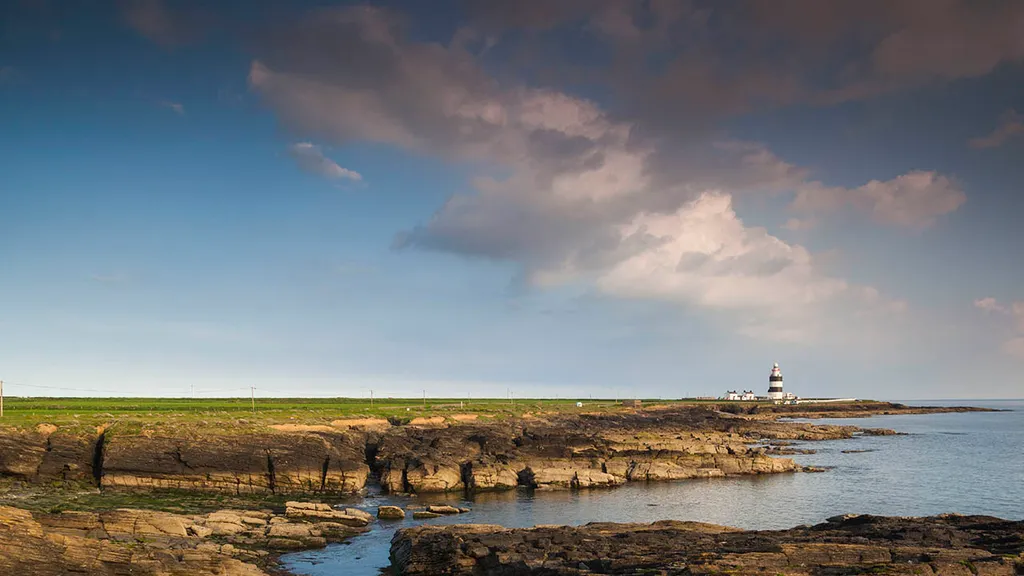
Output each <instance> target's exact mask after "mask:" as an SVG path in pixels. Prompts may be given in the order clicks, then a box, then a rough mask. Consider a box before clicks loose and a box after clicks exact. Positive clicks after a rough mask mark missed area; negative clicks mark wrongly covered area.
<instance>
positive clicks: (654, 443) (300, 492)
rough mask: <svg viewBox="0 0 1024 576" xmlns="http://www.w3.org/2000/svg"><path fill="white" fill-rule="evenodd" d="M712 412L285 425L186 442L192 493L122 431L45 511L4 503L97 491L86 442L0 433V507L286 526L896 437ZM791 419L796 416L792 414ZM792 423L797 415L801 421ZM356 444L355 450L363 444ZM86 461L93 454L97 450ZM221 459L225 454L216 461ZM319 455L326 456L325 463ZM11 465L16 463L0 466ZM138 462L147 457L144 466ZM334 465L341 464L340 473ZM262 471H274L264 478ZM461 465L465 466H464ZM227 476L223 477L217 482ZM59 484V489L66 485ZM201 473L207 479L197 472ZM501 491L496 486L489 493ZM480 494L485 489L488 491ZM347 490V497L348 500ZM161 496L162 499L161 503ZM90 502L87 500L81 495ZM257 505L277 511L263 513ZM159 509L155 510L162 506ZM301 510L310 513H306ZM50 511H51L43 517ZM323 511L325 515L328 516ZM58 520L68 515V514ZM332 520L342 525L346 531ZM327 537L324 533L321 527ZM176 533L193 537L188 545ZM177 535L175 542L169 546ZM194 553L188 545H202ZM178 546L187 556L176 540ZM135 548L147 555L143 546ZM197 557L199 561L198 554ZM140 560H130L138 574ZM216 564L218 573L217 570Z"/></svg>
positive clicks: (706, 471)
mask: <svg viewBox="0 0 1024 576" xmlns="http://www.w3.org/2000/svg"><path fill="white" fill-rule="evenodd" d="M809 406H815V405H809ZM816 406H824V405H816ZM833 406H834V405H830V406H829V408H830V409H829V410H821V411H818V410H810V412H812V413H814V412H827V414H821V417H837V416H836V413H837V412H838V411H837V410H834V409H832V408H833ZM718 407H719V406H717V405H716V406H714V408H716V409H709V407H708V406H679V405H670V406H664V407H646V408H644V409H640V410H636V409H633V410H615V411H607V410H606V411H602V412H584V413H578V414H527V415H525V416H523V417H520V418H512V419H506V420H503V421H497V422H481V421H479V420H478V419H476V418H467V419H462V420H459V419H451V418H449V419H446V420H442V421H440V422H438V421H436V420H434V421H421V422H420V423H418V424H411V423H410V424H404V425H398V426H396V425H391V424H390V423H389V425H388V426H387V427H383V426H382V425H381V423H380V422H379V421H369V420H366V419H364V420H360V421H356V422H357V423H354V424H353V425H351V426H347V427H346V428H344V429H340V430H335V429H332V428H327V429H324V427H322V426H318V425H304V424H298V423H294V424H289V425H286V426H274V427H273V428H272V430H273V432H265V431H260V433H258V434H253V435H237V434H232V435H230V436H219V437H214V438H204V437H203V436H202V434H197V435H196V436H195V437H193V438H191V439H190V442H191V445H193V446H200V447H202V448H203V449H205V450H206V451H207V452H208V456H207V459H208V460H209V461H219V463H218V466H220V467H221V471H220V472H218V471H216V470H214V474H213V476H214V477H215V480H214V481H204V482H198V483H197V480H196V479H195V478H194V477H190V474H192V473H194V472H196V470H195V468H196V467H198V466H202V465H204V461H203V460H202V458H201V457H200V458H199V459H196V458H195V457H194V456H193V455H192V453H190V452H188V450H182V449H181V446H180V445H177V446H173V447H169V445H168V444H167V440H168V438H166V437H162V436H159V435H157V434H152V433H150V434H148V435H147V434H146V431H147V429H146V428H143V429H142V430H140V431H138V433H134V434H131V435H125V434H124V432H121V433H120V435H118V434H112V435H111V436H110V437H109V438H108V437H106V432H107V429H104V430H103V431H102V432H99V438H100V440H99V441H98V442H96V444H99V445H100V448H99V450H102V451H104V452H106V454H105V455H104V458H107V457H110V455H111V454H113V462H114V467H113V470H114V471H115V474H111V479H112V480H114V481H112V482H109V483H104V480H106V479H108V477H107V474H108V473H109V472H110V470H111V468H110V467H108V466H107V465H104V462H102V461H101V463H100V465H101V472H100V475H99V479H98V480H99V483H100V485H101V486H102V491H98V493H95V494H93V495H94V496H95V498H86V499H84V500H79V499H78V498H72V497H70V496H69V494H68V493H67V492H65V493H64V494H63V495H62V493H61V490H60V489H58V490H57V491H56V492H51V493H49V495H48V496H49V500H45V499H42V498H36V499H35V500H33V499H32V498H31V497H29V498H26V499H25V500H24V501H21V502H18V499H17V498H12V496H15V495H16V494H14V492H17V491H18V490H22V491H25V492H31V490H33V489H35V490H41V491H42V492H45V491H46V489H43V488H41V487H40V486H39V484H40V483H42V484H45V483H46V482H52V481H53V478H52V476H47V474H46V471H48V470H52V469H55V468H56V469H58V470H60V478H61V480H62V481H63V482H64V484H65V487H66V488H70V487H73V486H74V485H75V484H74V483H75V482H79V484H78V486H82V484H81V482H88V477H87V476H91V477H93V479H95V470H93V469H88V466H85V465H81V464H82V463H81V459H82V456H83V455H87V453H88V451H84V452H83V451H82V450H78V451H76V450H69V449H68V448H67V447H68V445H69V444H70V445H71V446H72V447H75V446H77V447H79V448H81V446H82V445H83V444H84V445H87V444H88V441H83V440H82V439H81V438H79V439H78V441H77V442H75V441H71V439H69V438H67V437H62V436H61V435H60V429H59V428H57V429H49V428H47V429H45V430H44V431H43V432H48V434H45V438H44V440H45V446H44V448H43V450H42V454H41V455H40V454H39V451H35V450H20V451H7V447H9V446H10V445H11V438H12V437H14V438H15V439H16V440H18V439H26V438H27V439H30V440H31V439H32V438H35V437H38V436H43V435H44V434H43V433H42V432H40V431H39V430H35V431H25V430H20V431H16V432H14V433H12V432H11V431H10V430H9V429H8V430H7V431H3V430H0V455H3V456H4V457H3V458H0V473H3V472H5V471H6V474H5V475H6V476H13V475H12V474H10V473H9V471H10V470H11V469H12V467H13V468H14V469H16V470H26V469H30V468H31V464H32V463H33V462H34V461H29V462H28V466H26V463H25V461H24V459H25V458H26V454H27V455H28V456H27V457H38V466H37V468H36V478H34V479H33V478H28V477H26V476H24V475H22V476H19V480H18V481H17V482H19V484H18V485H17V486H20V488H18V487H17V486H13V487H12V486H11V485H7V486H5V485H4V484H0V506H4V505H14V506H18V504H19V503H20V504H23V505H27V506H25V507H27V508H35V509H36V510H37V511H36V514H37V515H39V514H40V511H39V507H38V505H40V504H41V505H45V504H46V503H47V502H54V501H56V502H57V503H58V504H57V505H56V507H55V508H59V507H62V505H63V507H66V508H68V509H73V508H79V509H89V508H90V507H92V508H95V509H102V508H103V507H104V506H110V502H112V501H118V502H121V503H126V504H130V503H131V501H132V500H133V499H135V498H137V499H138V501H139V503H140V505H141V506H142V508H141V510H136V511H134V512H133V513H140V514H147V513H149V512H148V511H147V509H151V508H152V507H153V506H152V504H153V502H152V501H153V500H162V499H163V498H164V497H165V496H168V495H171V496H170V499H171V500H172V501H173V499H174V498H176V497H182V496H184V495H194V494H206V495H208V496H210V497H211V501H210V502H208V503H203V504H198V503H197V502H196V501H195V500H191V501H189V502H183V504H182V505H181V506H179V508H180V509H181V511H182V512H184V513H188V514H186V516H187V517H189V518H191V521H192V522H193V523H195V522H197V521H199V522H205V520H199V519H198V516H197V515H196V514H195V512H197V511H198V510H197V507H202V508H206V509H210V508H216V504H217V503H218V501H225V500H226V501H230V502H231V505H230V506H223V507H221V508H220V509H219V511H213V512H212V513H213V514H218V513H228V514H232V513H235V515H236V516H238V514H237V513H238V512H240V511H244V510H245V509H248V508H247V506H246V502H247V501H251V509H254V510H256V511H257V512H258V513H260V514H266V515H267V518H266V519H267V520H269V519H270V518H273V517H275V515H277V516H279V517H284V518H287V514H282V508H281V501H282V500H283V499H284V498H289V495H294V496H295V497H294V498H289V499H293V500H298V499H309V498H308V497H309V496H313V498H312V499H311V500H312V501H316V502H321V503H326V502H337V501H339V500H343V499H349V498H359V497H360V495H361V494H362V493H363V492H365V488H366V485H367V482H368V481H370V480H371V479H374V478H379V479H380V483H381V485H382V486H383V487H384V488H385V491H387V492H391V493H405V492H412V493H416V494H421V495H430V494H438V495H439V494H442V493H466V492H478V491H488V490H495V489H497V490H516V489H521V488H522V487H523V486H527V487H529V488H532V489H535V490H568V489H587V488H613V487H615V486H619V485H621V484H623V483H625V482H636V481H659V480H679V479H685V478H708V477H724V476H732V475H738V474H765V473H771V474H775V473H785V472H797V471H814V470H810V469H808V468H806V467H801V466H798V465H796V464H793V463H792V461H791V460H789V459H787V458H776V457H775V456H777V455H784V454H786V453H787V449H786V448H784V447H785V446H786V445H787V444H788V441H790V440H805V441H816V440H830V439H844V438H851V437H853V436H854V435H855V434H893V433H895V432H894V431H891V430H885V429H881V430H878V429H870V428H867V429H866V428H859V427H856V426H834V425H824V426H823V425H817V424H811V423H797V422H787V421H785V420H784V419H788V418H790V417H793V416H791V414H793V413H794V412H795V411H794V410H778V411H776V410H774V409H773V408H782V407H781V406H774V407H769V408H768V409H767V410H764V409H759V410H758V411H759V412H768V414H765V413H755V414H733V413H730V412H723V411H720V410H717V408H718ZM797 407H800V406H799V405H798V406H793V407H791V408H797ZM787 408H790V407H787ZM800 408H803V410H802V411H801V412H807V411H808V410H807V408H806V407H800ZM871 410H873V412H872V413H870V414H866V413H865V412H866V410H865V409H864V407H863V405H861V406H858V410H857V411H856V414H857V415H858V417H866V416H872V415H879V414H886V413H893V412H895V413H907V414H920V413H942V412H965V411H990V409H975V408H970V407H935V408H932V407H910V406H902V405H893V404H885V403H872V405H871ZM840 413H841V412H840ZM796 417H805V416H803V414H801V415H800V416H796ZM349 422H353V421H352V420H349ZM337 428H340V427H337ZM177 431H179V430H176V432H177ZM5 432H6V436H5V435H4V434H5ZM33 432H35V435H33ZM186 437H187V436H186ZM242 438H247V439H248V440H249V441H253V440H256V441H258V442H267V441H268V440H273V441H274V444H273V445H272V448H271V449H270V451H267V452H266V453H264V454H261V456H262V457H263V458H262V459H257V460H258V461H257V460H254V459H253V458H248V459H239V458H237V452H231V450H233V449H234V448H237V444H238V442H237V441H238V440H239V439H242ZM55 440H56V441H55ZM231 440H233V441H234V444H236V446H234V448H232V446H231V442H230V441H231ZM359 441H362V442H363V443H362V445H360V443H359ZM5 443H6V444H5ZM172 444H174V443H172ZM242 446H243V447H244V446H245V444H242ZM467 446H468V447H469V448H468V449H467V448H466V447H467ZM93 450H94V453H95V451H96V447H95V445H94V446H93ZM225 450H227V451H228V452H227V453H226V455H227V457H225V453H224V451H225ZM5 451H6V452H5ZM108 451H109V452H108ZM250 451H251V450H250ZM324 452H327V454H326V458H325V457H324ZM55 453H56V454H55ZM12 454H13V455H14V456H15V458H11V457H10V456H11V455H12ZM146 454H148V455H149V457H148V460H147V457H146V456H145V455H146ZM268 454H270V455H268ZM278 454H280V456H279V455H278ZM55 456H62V457H64V458H70V459H72V460H74V458H75V457H77V458H78V459H79V460H78V461H77V462H74V461H73V462H72V463H73V464H77V465H79V466H77V467H70V466H68V465H67V463H65V464H64V465H62V466H60V467H58V466H57V463H55V462H52V461H48V459H51V460H52V459H53V458H54V457H55ZM200 456H201V455H200ZM332 456H333V457H334V458H338V457H339V456H340V457H341V461H338V460H334V462H333V463H332V462H330V460H331V459H332ZM19 457H20V458H21V459H22V460H21V461H19ZM345 458H349V459H350V460H349V461H348V462H346V461H345ZM274 460H277V462H276V465H275V462H274ZM123 461H128V462H131V463H133V465H134V466H136V469H134V470H131V471H130V474H126V473H125V467H124V465H123V464H119V462H123ZM167 462H171V463H173V465H174V466H175V468H174V469H173V470H170V472H169V471H168V469H166V468H159V466H160V465H163V464H166V463H167ZM467 462H468V463H469V464H470V465H469V466H468V467H467V466H466V464H467ZM162 463H163V464H162ZM239 463H241V464H242V465H243V466H253V465H254V464H256V465H259V466H268V465H269V466H272V468H271V470H270V474H267V472H266V470H265V469H264V470H259V469H257V470H252V469H243V470H241V471H239V470H231V469H230V466H235V465H238V464H239ZM360 464H361V465H362V466H360ZM12 465H13V466H12ZM19 465H20V468H19ZM151 465H155V466H156V467H155V468H154V467H153V466H151ZM147 466H150V467H149V468H147ZM4 467H6V469H5V468H4ZM225 467H226V468H227V469H228V470H227V471H228V472H230V474H227V475H225V473H224V468H225ZM364 467H365V468H364ZM503 467H504V468H503ZM190 468H192V469H191V470H190ZM524 470H526V471H529V474H524V473H523V471H524ZM69 472H70V473H71V474H70V476H71V480H68V476H69ZM240 472H241V473H242V474H240ZM205 473H206V474H207V475H209V471H207V472H205ZM261 473H262V474H261ZM513 473H514V475H513ZM244 474H248V477H249V478H250V481H249V482H248V483H247V484H245V485H244V487H245V490H241V489H240V487H241V486H243V485H242V483H241V481H240V480H239V478H240V477H242V475H244ZM253 476H255V478H253ZM227 477H232V478H234V479H235V482H236V483H235V492H234V494H233V495H230V496H229V494H230V491H224V490H223V488H224V485H225V483H224V479H225V478H227ZM513 478H514V480H513ZM261 479H262V482H261V481H260V480H261ZM495 479H497V481H495ZM502 479H504V481H505V482H507V484H501V483H500V481H502ZM489 481H490V482H492V484H490V485H489V484H487V482H489ZM355 486H358V488H357V489H353V487H355ZM168 487H169V488H172V490H170V491H168V490H166V488H168ZM92 490H96V488H95V487H93V488H92ZM303 496H305V498H301V497H303ZM147 499H148V500H149V501H148V502H147ZM268 499H269V500H272V501H274V502H275V503H272V504H270V505H268V503H267V502H268ZM199 500H202V499H199ZM105 502H106V504H105ZM163 504H164V507H166V503H163ZM310 505H315V503H313V502H311V503H310ZM223 508H228V509H227V510H224V509H223ZM49 511H56V510H47V512H49ZM323 512H325V513H328V514H333V513H334V512H335V511H327V510H323ZM8 514H10V512H8ZM70 514H72V515H74V512H70ZM207 516H209V514H207ZM341 516H348V515H347V514H341ZM44 518H49V519H48V520H46V521H49V522H51V523H52V522H53V519H52V515H51V516H45V515H44ZM240 518H241V517H240ZM342 521H343V522H354V521H353V520H351V519H342ZM288 524H289V526H290V525H291V524H292V522H291V521H289V522H288ZM268 526H269V524H268ZM322 528H324V527H317V526H315V523H314V527H313V528H311V529H310V530H312V531H305V530H306V529H305V528H295V527H291V528H288V530H292V531H294V532H292V534H293V535H294V534H299V533H301V534H299V536H297V537H296V538H295V539H293V540H294V542H295V543H283V542H277V544H287V545H288V546H292V547H291V548H287V549H282V550H276V551H272V552H270V551H267V550H266V549H265V548H266V544H267V542H268V541H269V539H270V534H269V530H266V529H265V530H264V531H263V532H262V533H261V535H260V534H251V533H250V534H247V535H246V537H247V538H249V543H250V544H252V543H253V542H256V543H258V544H259V545H261V546H264V552H265V555H262V556H261V557H260V558H259V559H257V561H256V562H255V563H254V564H252V565H253V566H257V565H258V566H259V569H261V570H262V571H263V572H259V573H265V574H286V573H287V572H286V571H283V569H282V568H281V566H280V564H278V558H279V556H280V555H281V554H284V553H288V552H295V551H301V550H306V549H315V548H321V547H323V546H326V544H327V543H328V539H327V538H332V539H331V540H330V541H332V542H335V541H343V540H345V539H346V538H348V537H350V536H352V535H354V533H352V532H346V531H345V530H339V529H334V532H333V536H328V537H326V538H325V537H324V536H323V535H322V534H323V530H322ZM326 528H327V529H328V533H330V531H331V527H329V526H328V527H326ZM281 530H283V529H279V530H278V532H280V531H281ZM186 532H187V529H186ZM87 533H88V531H86V533H83V534H73V535H72V536H75V537H81V538H87V539H88V538H89V537H88V535H87ZM100 534H101V535H102V533H100ZM187 534H188V535H189V536H196V535H195V534H192V533H190V532H187ZM65 536H67V535H66V534H65ZM94 536H95V534H94ZM129 536H131V535H129ZM165 536H166V535H165ZM175 536H179V537H180V534H175ZM221 536H224V535H221ZM106 538H107V539H104V538H99V539H98V541H99V542H101V543H103V542H109V541H110V535H109V534H108V535H107V537H106ZM260 538H262V541H261V540H260ZM93 540H96V538H93ZM296 543H297V544H296ZM192 544H195V545H196V546H198V545H200V544H203V542H199V543H196V542H192ZM224 544H228V545H229V548H228V549H227V550H228V552H227V554H224V553H222V552H220V549H218V550H217V553H218V554H220V556H228V557H230V558H232V559H235V560H239V561H242V560H253V558H252V557H251V556H247V554H248V552H246V548H238V547H235V544H232V543H231V542H230V541H224V539H223V538H221V539H220V540H218V545H219V546H221V547H223V545H224ZM176 545H177V546H179V547H181V546H184V547H185V548H188V546H185V545H184V544H183V543H182V542H180V541H179V542H177V543H176ZM141 549H142V550H148V548H146V547H145V546H143V547H142V548H141ZM204 549H205V551H206V552H211V549H210V548H209V547H208V546H205V547H204ZM149 552H153V551H152V550H149ZM183 557H184V556H183ZM142 559H143V557H141V556H140V561H141V560H142ZM206 561H210V560H209V559H207V560H206ZM243 563H246V562H243ZM221 564H223V562H221V563H219V564H218V565H221ZM199 570H200V571H198V572H195V573H196V574H197V575H199V574H206V573H208V572H202V571H201V570H202V569H199ZM29 574H31V572H29ZM240 574H241V573H240Z"/></svg>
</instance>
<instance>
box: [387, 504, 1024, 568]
mask: <svg viewBox="0 0 1024 576" xmlns="http://www.w3.org/2000/svg"><path fill="white" fill-rule="evenodd" d="M391 564H392V569H393V571H394V574H396V575H397V576H427V575H438V574H448V575H466V576H469V575H473V576H529V575H537V576H540V575H544V576H563V575H564V576H575V575H583V574H623V575H624V574H630V575H638V574H662V575H667V574H708V575H711V574H718V575H722V574H728V575H745V574H776V575H777V574H801V575H807V574H813V575H822V576H826V575H827V576H837V575H853V574H926V575H927V574H937V575H940V576H979V575H985V576H1001V575H1005V576H1012V575H1019V574H1022V573H1024V522H1011V521H1006V520H1001V519H998V518H991V517H986V516H955V515H944V516H936V517H929V518H889V517H881V516H856V515H854V516H843V517H836V518H832V519H830V520H829V521H827V522H825V523H822V524H818V525H816V526H798V527H795V528H791V529H789V530H773V531H743V530H738V529H735V528H728V527H725V526H715V525H711V524H701V523H696V522H677V521H662V522H655V523H653V524H614V523H593V524H587V525H585V526H578V527H568V526H537V527H534V528H524V529H513V530H510V529H505V528H502V527H500V526H492V525H472V524H468V525H456V526H418V527H415V528H408V529H404V530H400V531H399V532H397V533H396V534H395V537H394V539H393V540H392V544H391Z"/></svg>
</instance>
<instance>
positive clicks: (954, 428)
mask: <svg viewBox="0 0 1024 576" xmlns="http://www.w3.org/2000/svg"><path fill="white" fill-rule="evenodd" d="M908 403H913V404H916V405H929V404H931V405H941V404H955V405H971V406H985V407H991V408H1000V409H1004V410H1011V411H1009V412H973V413H972V412H966V413H954V414H922V415H906V416H877V417H873V418H867V419H863V418H858V419H853V420H840V419H827V420H816V421H815V422H820V423H823V424H826V423H831V424H854V425H857V426H862V427H868V428H892V429H895V430H897V431H900V432H906V433H907V435H906V436H865V437H857V438H854V439H851V440H836V441H827V442H806V443H800V444H801V445H802V446H803V447H807V448H812V449H815V450H817V453H816V454H809V455H801V456H793V457H792V458H793V459H794V460H796V461H798V462H800V463H801V464H808V465H815V466H824V467H830V469H829V470H828V471H827V472H823V473H816V474H779V475H772V476H758V477H749V478H723V479H706V480H687V481H681V482H669V483H650V484H639V483H637V484H628V485H626V486H623V487H620V488H616V489H612V490H584V491H573V492H538V493H528V492H526V491H518V492H507V493H498V494H482V495H478V496H476V497H474V498H471V499H464V498H456V497H448V498H445V497H429V498H428V497H424V498H412V499H408V498H405V499H403V498H393V497H390V496H384V495H370V496H368V497H367V498H364V499H361V500H359V501H357V502H355V503H354V504H355V505H356V507H359V508H363V509H365V510H368V511H371V512H375V511H376V507H377V506H379V505H381V504H396V505H399V506H405V505H408V504H420V505H422V504H430V503H439V502H447V503H452V502H461V503H464V504H465V505H466V506H469V507H470V508H472V509H473V511H472V512H470V513H468V514H460V515H458V516H456V517H447V518H437V519H434V520H429V521H427V522H430V523H432V524H456V523H482V524H501V525H504V526H509V527H526V526H533V525H536V524H585V523H587V522H595V521H611V522H653V521H655V520H663V519H672V520H697V521H701V522H711V523H715V524H724V525H728V526H737V527H741V528H747V529H771V528H788V527H792V526H796V525H798V524H815V523H818V522H821V521H823V520H824V519H825V518H828V517H830V516H835V515H837V514H845V513H870V514H884V515H889V516H923V515H932V514H940V513H944V512H959V513H963V514H989V515H993V516H999V517H1002V518H1008V519H1014V520H1020V519H1024V401H1022V400H1007V401H991V400H990V401H965V400H958V401H956V402H908ZM844 450H865V452H857V453H843V451H844ZM418 523H420V522H419V521H414V520H411V519H407V520H403V521H400V522H393V521H392V522H380V521H378V522H377V523H376V524H375V525H374V526H373V529H372V530H371V531H370V532H369V533H367V534H365V535H362V536H359V537H357V538H354V539H352V540H351V541H349V542H347V543H344V544H335V545H331V546H329V547H328V548H326V549H324V550H317V551H312V552H303V553H298V554H292V555H289V556H287V557H285V563H286V565H287V566H288V568H289V569H291V570H292V571H293V572H294V573H296V574H308V575H311V576H348V575H357V574H358V575H372V574H379V572H380V569H381V568H384V567H386V566H388V564H389V562H388V551H389V549H390V543H391V537H392V536H393V535H394V531H395V530H396V529H397V528H399V527H408V526H412V525H415V524H418Z"/></svg>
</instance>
